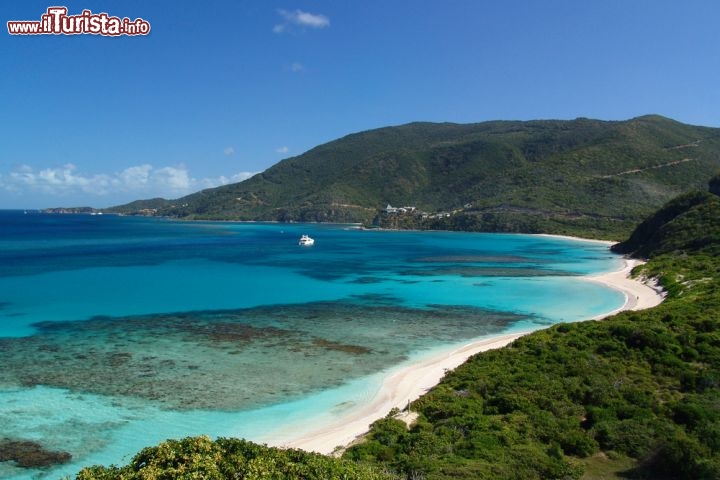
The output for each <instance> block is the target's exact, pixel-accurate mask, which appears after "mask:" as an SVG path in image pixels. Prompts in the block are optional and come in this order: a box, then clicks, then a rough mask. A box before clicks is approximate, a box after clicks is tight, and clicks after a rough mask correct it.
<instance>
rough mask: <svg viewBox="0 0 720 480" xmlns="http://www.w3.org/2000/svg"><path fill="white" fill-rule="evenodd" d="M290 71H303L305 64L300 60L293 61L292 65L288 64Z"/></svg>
mask: <svg viewBox="0 0 720 480" xmlns="http://www.w3.org/2000/svg"><path fill="white" fill-rule="evenodd" d="M290 71H292V72H304V71H305V65H303V64H302V63H300V62H293V64H292V65H290Z"/></svg>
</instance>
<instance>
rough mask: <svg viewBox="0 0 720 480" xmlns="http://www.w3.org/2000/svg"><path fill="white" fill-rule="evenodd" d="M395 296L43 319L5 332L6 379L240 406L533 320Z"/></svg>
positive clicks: (1, 381) (177, 402) (0, 354)
mask: <svg viewBox="0 0 720 480" xmlns="http://www.w3.org/2000/svg"><path fill="white" fill-rule="evenodd" d="M391 300H393V297H392V296H385V295H373V296H360V297H358V298H353V299H352V300H349V301H336V302H314V303H307V304H289V305H272V306H263V307H256V308H247V309H236V310H222V311H217V310H215V311H190V312H179V313H169V314H158V315H137V316H129V317H95V318H92V319H89V320H86V321H68V322H42V323H38V324H36V325H35V327H36V328H37V329H38V333H37V334H35V335H33V336H30V337H23V338H1V339H0V363H1V364H2V365H3V369H2V370H0V386H2V387H13V386H23V387H34V386H37V385H44V386H50V387H58V388H65V389H68V390H71V391H74V392H80V393H94V394H101V395H109V396H116V397H134V398H138V399H145V400H152V401H154V402H157V403H158V405H159V406H161V407H163V408H169V409H177V410H189V409H210V410H241V409H246V408H252V407H257V406H261V405H267V404H269V403H273V402H281V401H286V400H288V399H291V398H294V397H298V396H300V395H303V394H307V393H309V392H313V391H318V390H321V389H324V388H328V387H332V386H338V385H341V384H342V383H344V382H345V381H347V380H348V379H352V378H358V377H361V376H365V375H369V374H373V373H376V372H378V371H381V370H383V369H385V368H387V367H388V366H390V365H396V364H398V363H399V362H401V361H403V360H404V359H406V358H407V357H408V355H410V354H411V353H412V352H413V351H416V350H418V349H422V348H426V347H432V346H435V345H437V344H438V343H448V344H450V343H453V342H458V341H462V340H466V339H468V338H474V337H479V336H482V335H488V334H493V333H497V332H499V331H502V330H504V329H506V328H507V327H508V326H510V325H511V324H512V323H513V322H515V321H518V320H520V319H526V318H527V317H521V316H518V315H514V314H510V313H497V312H490V311H487V310H483V309H480V308H475V307H462V306H460V307H457V306H452V307H447V306H441V305H432V306H428V307H426V308H408V307H402V306H397V305H392V304H391V303H392V302H391Z"/></svg>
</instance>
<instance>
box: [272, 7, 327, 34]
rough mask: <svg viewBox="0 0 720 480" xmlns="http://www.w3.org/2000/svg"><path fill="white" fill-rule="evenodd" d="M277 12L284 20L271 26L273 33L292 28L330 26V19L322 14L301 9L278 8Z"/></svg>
mask: <svg viewBox="0 0 720 480" xmlns="http://www.w3.org/2000/svg"><path fill="white" fill-rule="evenodd" d="M278 14H279V15H280V16H281V17H283V19H284V20H285V21H284V22H283V23H278V24H277V25H275V26H274V27H273V32H274V33H283V32H286V31H289V30H291V29H292V27H294V26H296V27H300V28H325V27H329V26H330V19H329V18H328V17H326V16H325V15H322V14H314V13H308V12H303V11H302V10H294V11H289V10H278Z"/></svg>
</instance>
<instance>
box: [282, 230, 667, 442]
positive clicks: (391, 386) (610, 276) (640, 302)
mask: <svg viewBox="0 0 720 480" xmlns="http://www.w3.org/2000/svg"><path fill="white" fill-rule="evenodd" d="M575 240H580V239H575ZM643 263H644V262H641V261H639V260H634V259H628V258H624V259H623V268H622V269H620V270H617V271H613V272H607V273H603V274H599V275H588V276H584V277H580V278H582V279H584V280H586V281H590V282H596V283H600V284H602V285H605V286H607V287H610V288H613V289H615V290H619V291H620V292H622V293H623V294H624V295H625V303H624V304H623V305H622V306H621V307H620V308H618V309H616V310H614V311H611V312H608V313H606V314H603V315H600V316H598V317H594V318H593V320H599V319H601V318H605V317H608V316H610V315H614V314H616V313H618V312H620V311H623V310H642V309H646V308H651V307H654V306H656V305H659V304H660V303H661V302H662V301H663V299H664V296H663V294H662V292H661V291H660V289H659V288H657V287H656V286H651V285H648V284H646V283H644V282H642V281H641V280H636V279H632V278H630V272H631V271H632V269H633V268H634V267H635V266H637V265H641V264H643ZM528 333H531V332H529V331H526V332H517V333H506V334H503V335H497V336H493V337H488V338H483V339H480V340H478V341H475V342H472V343H469V344H467V345H465V346H462V347H460V348H454V349H452V350H449V351H444V352H442V353H439V354H437V355H434V356H432V357H429V358H426V359H424V360H421V361H419V362H417V363H413V364H412V365H409V366H405V367H402V368H400V369H399V370H397V371H394V372H391V373H390V374H389V375H388V376H387V377H385V379H384V380H383V382H382V386H381V387H380V389H379V391H378V393H377V394H376V395H375V397H374V398H373V399H372V401H371V402H369V403H368V404H367V405H364V406H362V407H359V408H357V409H353V410H352V411H351V412H348V413H347V414H346V415H343V416H341V417H339V418H337V419H335V420H333V421H332V422H331V423H329V424H327V425H325V426H322V427H320V428H318V429H316V430H314V431H312V432H311V433H309V434H304V435H302V436H300V437H298V438H295V439H293V440H290V441H285V442H283V443H282V444H281V445H280V446H282V447H283V448H298V449H302V450H306V451H311V452H318V453H323V454H331V453H332V452H334V451H336V450H337V449H338V448H343V447H345V446H347V445H349V444H351V443H352V442H354V441H356V440H357V438H358V437H361V436H363V435H364V434H365V433H367V432H368V430H369V428H370V425H371V424H372V423H373V422H375V421H376V420H378V419H380V418H383V417H384V416H385V415H387V413H388V412H389V411H390V410H392V409H393V408H398V409H403V408H405V407H406V406H407V405H408V404H409V403H410V402H412V401H414V400H415V399H417V398H419V397H420V396H422V395H423V394H425V393H426V392H427V391H429V390H430V389H431V388H433V387H434V386H435V385H437V384H438V383H439V382H440V380H442V378H443V377H444V375H445V373H446V372H447V371H448V370H452V369H455V368H457V367H458V366H460V365H461V364H463V363H465V362H466V361H467V360H468V359H469V358H470V357H471V356H473V355H476V354H478V353H481V352H484V351H487V350H491V349H496V348H502V347H504V346H506V345H509V344H510V343H512V342H513V341H515V340H516V339H518V338H520V337H522V336H523V335H526V334H528Z"/></svg>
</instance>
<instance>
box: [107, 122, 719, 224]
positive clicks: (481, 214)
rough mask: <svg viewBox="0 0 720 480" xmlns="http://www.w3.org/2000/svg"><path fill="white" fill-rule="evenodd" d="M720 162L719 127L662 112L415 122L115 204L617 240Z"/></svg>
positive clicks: (191, 214) (230, 216) (197, 213)
mask: <svg viewBox="0 0 720 480" xmlns="http://www.w3.org/2000/svg"><path fill="white" fill-rule="evenodd" d="M718 170H720V129H717V128H711V127H700V126H692V125H686V124H682V123H680V122H676V121H674V120H671V119H668V118H665V117H662V116H658V115H645V116H641V117H636V118H633V119H630V120H620V121H602V120H592V119H587V118H577V119H575V120H532V121H515V120H497V121H488V122H482V123H471V124H457V123H450V122H445V123H432V122H412V123H408V124H404V125H399V126H393V127H381V128H377V129H372V130H366V131H363V132H357V133H352V134H349V135H346V136H344V137H341V138H339V139H337V140H333V141H331V142H327V143H325V144H322V145H318V146H316V147H314V148H312V149H310V150H308V151H307V152H305V153H303V154H301V155H298V156H295V157H290V158H287V159H285V160H282V161H280V162H279V163H277V164H275V165H273V166H271V167H270V168H268V169H267V170H265V171H264V172H261V173H259V174H257V175H255V176H253V177H251V178H249V179H247V180H245V181H243V182H239V183H235V184H229V185H224V186H221V187H216V188H212V189H206V190H202V191H200V192H196V193H193V194H190V195H187V196H185V197H182V198H179V199H176V200H163V201H160V200H161V199H154V200H153V201H152V206H150V204H149V203H147V204H146V203H145V202H144V201H136V202H132V203H131V204H128V205H125V206H117V207H112V208H109V209H106V211H107V212H115V213H125V214H130V213H134V212H138V211H142V210H146V212H145V213H146V214H155V215H163V216H170V217H176V218H184V219H213V220H255V221H281V222H283V221H285V222H290V221H298V222H308V221H309V222H361V223H364V224H366V225H370V224H375V225H377V226H382V227H390V228H429V229H450V230H477V231H516V232H524V233H535V232H546V233H567V234H577V233H579V232H583V233H585V234H587V233H590V234H595V235H597V236H599V237H608V236H616V237H617V236H624V235H627V234H628V233H629V232H630V231H631V230H632V228H633V227H634V226H635V224H637V223H638V222H639V221H641V220H642V219H643V218H644V217H645V216H647V215H649V214H650V213H651V212H653V211H654V210H655V209H657V208H659V207H660V206H661V205H663V204H664V203H665V202H666V201H668V200H670V199H671V198H673V197H675V196H677V195H679V194H682V193H685V192H687V191H690V190H693V189H698V188H701V187H702V186H704V185H707V180H708V178H710V177H711V176H712V175H714V174H716V173H717V171H718ZM386 205H396V206H413V207H415V211H414V213H413V214H411V215H395V216H392V215H387V212H383V209H384V207H385V206H386ZM440 214H441V215H440Z"/></svg>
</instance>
